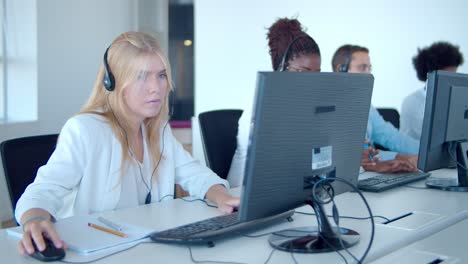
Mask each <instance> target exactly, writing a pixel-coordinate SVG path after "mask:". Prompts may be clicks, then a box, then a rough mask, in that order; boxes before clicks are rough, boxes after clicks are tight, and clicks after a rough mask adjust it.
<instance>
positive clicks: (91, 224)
mask: <svg viewBox="0 0 468 264" xmlns="http://www.w3.org/2000/svg"><path fill="white" fill-rule="evenodd" d="M88 226H89V227H92V228H96V229H98V230H101V231H104V232H107V233H110V234H113V235H116V236H119V237H127V235H125V234H124V233H121V232H119V231H114V230H112V229H109V228H105V227H103V226H100V225H96V224H93V223H88Z"/></svg>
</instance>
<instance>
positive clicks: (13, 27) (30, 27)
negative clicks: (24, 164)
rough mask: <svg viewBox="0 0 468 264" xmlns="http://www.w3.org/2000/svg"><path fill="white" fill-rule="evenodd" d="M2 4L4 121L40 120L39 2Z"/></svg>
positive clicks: (2, 0)
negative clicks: (38, 82)
mask: <svg viewBox="0 0 468 264" xmlns="http://www.w3.org/2000/svg"><path fill="white" fill-rule="evenodd" d="M0 6H1V7H0V8H1V10H0V15H1V17H0V27H1V29H0V31H1V36H0V68H1V69H0V83H1V86H0V87H1V88H0V123H10V122H22V121H32V120H37V94H38V91H37V19H36V18H37V12H36V10H37V8H36V1H34V0H0Z"/></svg>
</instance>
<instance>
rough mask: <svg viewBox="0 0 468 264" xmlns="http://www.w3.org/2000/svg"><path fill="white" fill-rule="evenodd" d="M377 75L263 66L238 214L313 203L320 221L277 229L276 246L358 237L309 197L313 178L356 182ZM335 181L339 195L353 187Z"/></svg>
mask: <svg viewBox="0 0 468 264" xmlns="http://www.w3.org/2000/svg"><path fill="white" fill-rule="evenodd" d="M373 81H374V79H373V76H372V75H370V74H369V75H368V74H350V73H302V72H301V73H298V72H259V73H258V76H257V90H256V95H255V104H254V111H253V113H252V122H251V128H250V136H249V145H248V151H247V161H246V166H245V173H244V179H243V183H242V196H241V207H240V209H239V218H240V220H241V221H242V220H243V221H251V220H255V219H261V218H265V217H270V216H272V215H276V214H280V213H282V212H285V211H288V210H291V209H294V208H297V207H299V206H302V205H304V204H311V205H312V206H313V208H314V211H315V213H316V215H317V223H318V225H319V226H318V227H317V228H309V227H307V228H300V229H299V230H293V231H291V230H287V231H284V232H285V233H283V232H275V234H276V235H273V236H272V237H270V239H269V241H270V244H271V245H272V246H273V247H275V248H278V249H281V250H286V251H295V252H325V251H333V250H336V249H341V248H343V247H342V245H343V244H344V246H345V247H349V246H352V245H354V244H355V243H357V242H358V241H359V234H358V233H357V232H355V231H353V230H349V229H346V228H341V229H340V235H339V236H338V235H337V233H336V232H338V231H337V230H338V229H337V228H334V227H332V226H331V225H330V223H329V221H328V219H327V217H326V214H325V212H324V210H323V206H322V204H319V203H315V202H312V203H311V201H313V199H312V186H313V184H314V182H316V181H317V180H319V179H321V178H323V177H338V178H342V179H346V180H348V181H350V182H352V183H353V184H356V183H357V180H358V176H359V167H360V160H361V155H362V144H363V141H364V136H365V131H366V126H367V119H368V116H369V109H370V101H371V96H372V87H373ZM332 185H333V187H334V190H335V195H336V194H340V193H343V192H346V191H349V190H350V189H349V187H347V186H346V185H344V184H342V183H340V182H333V183H332ZM319 189H320V188H319ZM304 230H307V231H306V232H305V233H304ZM309 231H310V232H309ZM319 233H320V234H319ZM294 234H295V235H294ZM297 234H299V235H300V237H299V236H297ZM288 236H289V238H285V237H288ZM291 237H292V238H291ZM338 237H340V238H341V239H342V240H341V241H340V240H339V239H338ZM324 239H325V241H324Z"/></svg>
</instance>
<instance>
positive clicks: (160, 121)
mask: <svg viewBox="0 0 468 264" xmlns="http://www.w3.org/2000/svg"><path fill="white" fill-rule="evenodd" d="M152 55H156V56H158V57H159V58H160V59H161V61H162V63H163V65H164V67H165V69H166V74H167V81H168V87H169V89H167V91H166V95H165V96H164V100H163V102H162V106H161V110H160V112H159V113H158V114H157V115H156V116H154V117H151V118H147V119H146V120H145V121H144V125H145V128H146V137H147V145H148V148H149V150H150V153H151V156H152V161H153V165H154V166H156V164H157V163H158V161H159V160H160V158H162V157H161V155H162V153H160V148H159V146H160V142H159V141H160V140H159V139H160V132H161V127H162V126H163V125H165V123H166V122H168V119H169V102H168V101H169V100H168V98H169V92H170V91H171V90H172V89H173V85H172V78H171V68H170V65H169V61H168V60H167V58H166V56H165V55H164V53H163V52H162V50H161V48H160V46H159V44H158V41H157V40H156V39H155V38H154V37H153V36H151V35H149V34H146V33H141V32H126V33H123V34H121V35H120V36H118V37H117V38H116V39H115V40H114V41H113V42H112V44H111V45H110V47H109V49H108V54H107V62H108V65H109V70H110V71H111V72H112V74H113V75H114V78H115V88H114V90H113V91H112V92H109V91H108V90H106V89H105V87H104V84H103V78H104V65H103V63H101V66H100V67H99V72H98V74H97V78H96V82H95V84H94V88H93V91H92V93H91V96H90V97H89V99H88V101H87V102H86V104H85V105H84V106H83V108H82V109H81V111H80V112H79V114H82V113H92V114H97V115H100V116H103V117H105V118H106V119H107V121H108V122H109V124H110V125H111V127H112V130H113V131H114V133H115V135H116V137H117V139H118V140H119V142H120V144H121V146H122V154H123V159H122V162H121V165H120V171H121V176H122V175H123V171H124V168H125V167H124V166H125V162H126V161H131V156H130V154H129V151H128V150H129V149H130V146H129V144H128V138H127V133H126V131H129V129H130V117H129V115H128V113H127V111H126V110H127V109H126V107H125V103H124V100H123V91H124V90H125V89H126V87H127V86H128V85H129V84H130V83H132V82H133V81H134V80H136V78H137V76H138V74H139V72H140V71H141V70H142V69H141V62H142V61H143V60H142V59H143V58H146V57H148V56H152Z"/></svg>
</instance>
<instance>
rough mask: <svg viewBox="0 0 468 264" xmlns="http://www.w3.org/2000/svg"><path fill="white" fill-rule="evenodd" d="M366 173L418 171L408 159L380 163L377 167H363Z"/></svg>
mask: <svg viewBox="0 0 468 264" xmlns="http://www.w3.org/2000/svg"><path fill="white" fill-rule="evenodd" d="M362 167H363V168H364V169H365V170H366V171H376V172H380V173H395V172H412V171H417V170H418V169H417V168H416V167H415V165H414V164H413V163H412V162H411V161H409V160H407V159H398V158H397V159H394V160H388V161H379V162H376V163H375V165H368V166H362Z"/></svg>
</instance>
